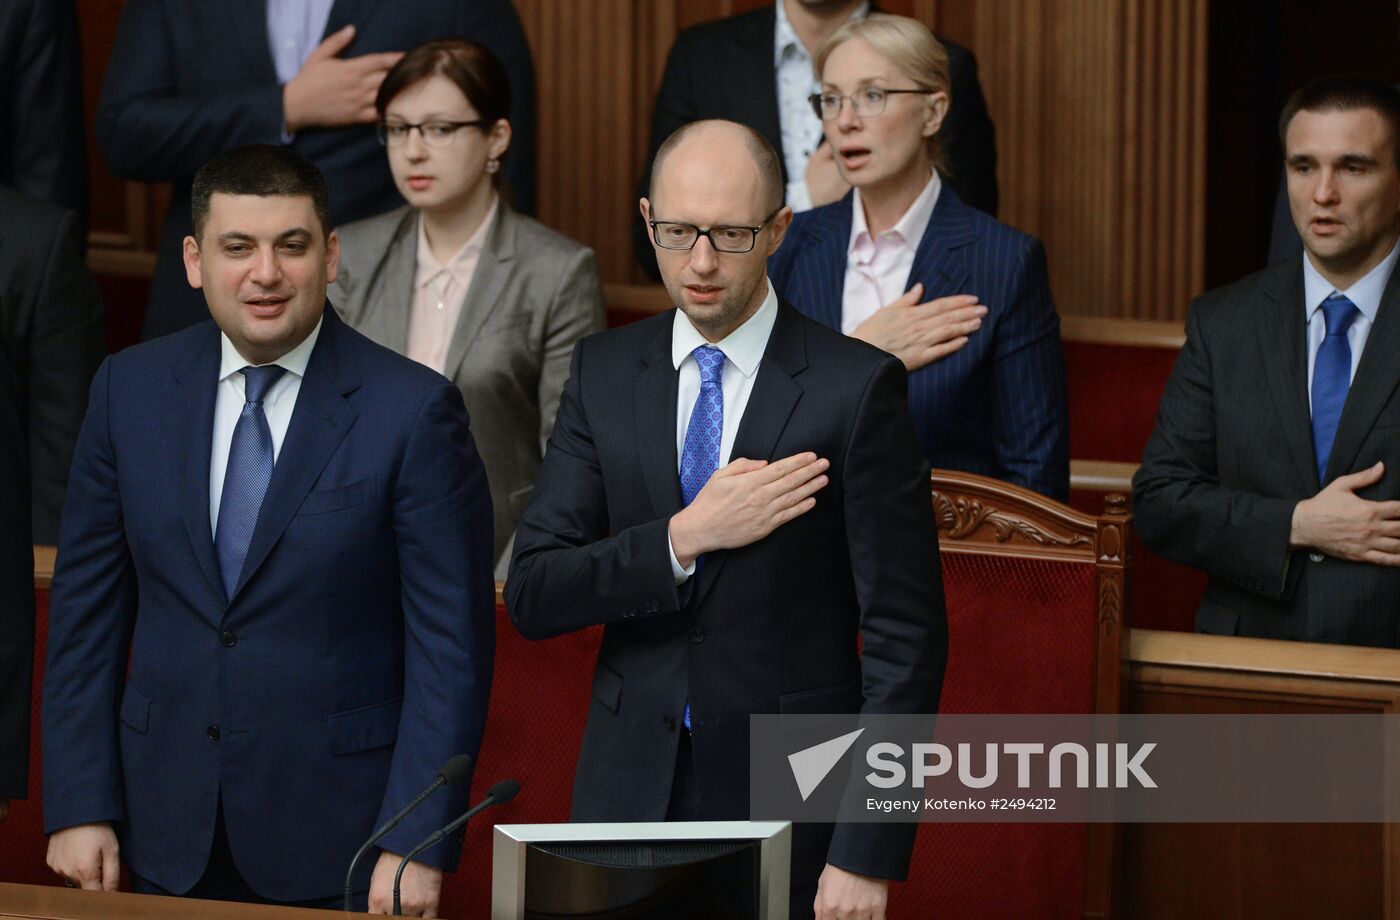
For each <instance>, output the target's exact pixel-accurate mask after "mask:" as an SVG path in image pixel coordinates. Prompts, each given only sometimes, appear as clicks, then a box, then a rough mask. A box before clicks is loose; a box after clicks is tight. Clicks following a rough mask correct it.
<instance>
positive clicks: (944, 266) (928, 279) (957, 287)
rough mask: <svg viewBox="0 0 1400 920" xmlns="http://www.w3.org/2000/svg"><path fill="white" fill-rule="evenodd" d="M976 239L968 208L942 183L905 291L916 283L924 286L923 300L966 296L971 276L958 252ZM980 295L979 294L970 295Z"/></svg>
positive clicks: (916, 253) (915, 255)
mask: <svg viewBox="0 0 1400 920" xmlns="http://www.w3.org/2000/svg"><path fill="white" fill-rule="evenodd" d="M976 239H977V230H976V228H974V227H973V226H972V218H971V215H969V214H968V209H967V205H965V204H963V203H962V200H961V199H960V198H958V196H957V194H956V193H955V192H954V191H953V190H952V189H951V188H949V187H948V184H947V183H946V182H945V183H944V184H943V187H942V188H941V189H940V190H939V192H938V202H937V203H936V204H935V205H934V206H933V213H932V214H931V215H929V221H928V227H927V229H925V230H924V235H923V238H922V239H921V240H919V248H918V250H917V251H916V252H915V253H914V264H913V265H912V266H911V267H910V269H909V279H908V281H906V282H905V288H906V290H907V289H908V287H909V286H910V285H912V284H913V283H914V282H915V281H922V282H923V283H924V294H923V298H924V300H926V301H927V300H930V299H932V298H934V297H947V296H949V295H952V294H966V293H969V292H968V291H967V290H966V287H967V279H968V276H969V274H970V269H969V268H968V264H967V260H966V259H965V258H964V257H963V254H962V252H961V251H960V250H961V249H962V247H963V246H966V245H967V244H968V243H972V242H974V241H976ZM972 293H979V292H976V291H974V292H972Z"/></svg>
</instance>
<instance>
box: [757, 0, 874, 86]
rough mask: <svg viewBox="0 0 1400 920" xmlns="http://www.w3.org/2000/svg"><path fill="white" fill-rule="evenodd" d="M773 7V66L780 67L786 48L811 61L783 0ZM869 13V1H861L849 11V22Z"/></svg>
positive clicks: (778, 0)
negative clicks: (852, 10)
mask: <svg viewBox="0 0 1400 920" xmlns="http://www.w3.org/2000/svg"><path fill="white" fill-rule="evenodd" d="M773 8H774V10H775V11H776V16H777V21H776V22H775V28H774V29H773V66H774V67H775V68H777V67H781V66H782V64H783V58H784V57H785V56H786V55H787V54H788V49H789V48H790V49H792V53H793V54H796V55H797V56H798V60H801V61H807V62H809V63H810V62H811V60H812V56H811V55H810V54H808V53H807V46H806V45H804V44H802V40H801V39H799V38H798V37H797V30H796V29H794V28H793V27H792V20H791V19H788V15H787V9H786V8H785V5H784V2H783V0H775V2H774V4H773ZM869 15H870V3H869V0H867V2H865V3H862V4H861V5H860V6H858V7H856V8H855V11H854V12H852V13H851V18H850V20H849V21H850V22H855V21H856V20H859V19H864V18H865V17H866V16H869ZM814 79H815V78H814Z"/></svg>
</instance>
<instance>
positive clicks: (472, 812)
mask: <svg viewBox="0 0 1400 920" xmlns="http://www.w3.org/2000/svg"><path fill="white" fill-rule="evenodd" d="M519 792H520V783H519V782H518V781H516V780H513V779H503V780H501V781H500V782H499V783H497V784H496V785H494V786H492V787H491V788H490V789H488V790H487V792H486V798H484V799H482V800H481V801H480V802H477V803H476V804H475V805H473V806H472V807H471V808H469V809H467V810H466V811H465V812H463V813H462V814H461V815H460V816H459V817H458V818H457V819H456V820H455V821H453V822H452V823H451V824H448V825H446V826H444V827H440V828H438V829H437V830H435V831H433V832H432V833H431V834H429V835H428V836H427V837H425V838H423V841H422V842H421V843H419V844H418V846H416V847H414V848H413V849H411V850H409V851H408V853H407V855H405V856H404V858H403V862H401V863H399V871H398V872H395V873H394V916H396V917H397V916H398V915H399V914H400V913H401V912H402V905H401V904H400V902H399V882H400V881H402V879H403V870H404V867H405V866H407V865H408V861H409V860H410V859H412V858H413V857H415V856H417V855H418V854H419V853H421V852H423V851H424V850H426V849H428V847H431V846H433V845H434V844H436V843H438V842H440V841H441V840H442V838H444V837H446V836H447V835H448V834H451V833H453V832H454V831H457V830H460V829H461V828H462V827H463V826H464V825H465V824H466V823H467V822H468V821H470V820H471V819H472V818H474V817H476V816H477V815H478V814H480V813H481V812H483V811H485V810H486V809H488V808H490V807H491V806H492V805H504V804H505V803H507V802H509V801H510V800H511V799H513V798H515V796H516V794H517V793H519Z"/></svg>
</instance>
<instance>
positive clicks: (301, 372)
mask: <svg viewBox="0 0 1400 920" xmlns="http://www.w3.org/2000/svg"><path fill="white" fill-rule="evenodd" d="M322 322H324V319H320V320H317V321H316V328H315V329H312V330H311V334H310V335H308V336H307V337H306V338H304V339H302V340H301V344H300V345H298V346H297V347H296V348H293V349H292V350H291V351H289V352H287V353H286V354H285V355H283V356H282V357H280V358H278V359H277V360H276V361H271V362H269V363H270V364H275V365H277V366H278V367H281V368H284V369H285V370H286V371H287V373H289V374H296V375H297V376H298V377H305V376H306V365H307V364H308V363H310V361H311V350H312V349H313V348H315V347H316V339H317V338H318V337H320V335H321V323H322ZM252 363H253V362H251V361H249V360H248V359H247V358H245V357H243V356H242V355H240V354H239V353H238V349H237V348H235V347H234V345H233V342H232V341H230V339H229V337H228V334H227V333H224V332H220V333H219V382H220V383H223V382H224V381H225V380H227V379H228V378H229V377H232V376H233V375H234V374H236V373H238V372H239V371H241V370H243V368H245V367H247V366H248V365H250V364H252Z"/></svg>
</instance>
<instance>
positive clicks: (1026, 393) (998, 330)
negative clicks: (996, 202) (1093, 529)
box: [768, 184, 1069, 501]
mask: <svg viewBox="0 0 1400 920" xmlns="http://www.w3.org/2000/svg"><path fill="white" fill-rule="evenodd" d="M853 201H854V197H853V196H852V195H847V196H846V197H845V198H843V199H842V200H840V201H838V202H836V203H834V204H829V205H826V206H825V207H821V208H815V209H813V210H811V211H807V212H806V213H803V214H798V215H797V216H796V217H794V218H793V222H792V226H791V228H789V230H788V234H787V239H786V240H785V241H784V242H783V245H782V248H780V249H779V250H778V251H777V253H775V254H774V255H773V257H772V258H771V259H769V260H768V274H769V277H770V278H771V279H772V282H773V286H774V287H775V288H776V289H777V292H778V296H779V297H781V298H782V299H784V300H786V301H787V302H788V303H790V304H792V305H793V306H794V307H796V308H797V309H798V310H800V311H801V312H803V313H805V314H806V315H808V316H810V317H812V318H813V319H815V320H817V321H819V322H821V323H824V324H825V325H827V326H830V327H831V328H833V329H840V328H841V299H842V296H843V291H844V289H845V278H846V252H847V249H848V246H849V243H850V238H851V220H852V217H851V208H852V204H853ZM918 281H921V282H923V285H924V298H925V300H932V299H934V298H936V297H947V296H949V295H952V294H976V295H977V296H978V297H979V298H980V299H981V301H982V303H983V304H985V305H986V307H987V315H986V316H985V317H984V318H983V320H982V328H981V329H978V330H977V331H976V332H974V333H973V334H972V336H971V337H970V339H969V341H968V343H967V344H966V345H965V346H963V347H962V348H961V349H960V350H958V351H956V352H954V353H953V354H951V355H948V356H947V357H945V358H943V359H942V360H939V361H935V362H934V363H933V364H930V365H928V366H926V367H922V368H920V369H919V370H917V371H914V372H913V373H912V374H910V375H909V411H910V412H911V413H912V414H913V416H914V427H915V428H916V429H917V430H918V434H919V444H920V446H921V447H922V448H923V451H924V456H926V457H927V458H928V461H929V463H930V464H932V465H933V466H935V467H939V468H942V469H952V470H963V471H965V472H969V473H981V474H983V475H986V476H994V477H996V478H997V479H1002V480H1005V481H1007V482H1013V483H1016V484H1018V485H1023V486H1027V487H1029V488H1031V489H1034V490H1035V491H1037V492H1040V493H1042V494H1044V495H1049V496H1051V497H1053V498H1056V499H1059V500H1061V501H1063V500H1064V499H1065V498H1066V497H1067V496H1068V494H1069V408H1068V400H1067V397H1066V392H1065V365H1064V354H1063V352H1062V351H1061V349H1060V319H1059V317H1058V316H1057V315H1056V314H1055V304H1054V301H1053V300H1051V297H1050V286H1049V282H1048V279H1047V275H1046V270H1045V249H1044V247H1042V246H1041V244H1040V241H1039V240H1037V239H1035V238H1033V237H1030V236H1027V235H1026V234H1024V233H1021V232H1020V231H1018V230H1013V229H1012V228H1011V227H1008V226H1006V225H1005V224H1002V223H998V222H997V220H996V219H995V218H993V217H991V216H989V215H987V214H984V213H982V212H981V211H977V210H974V209H973V208H970V207H968V206H967V205H965V204H963V202H962V200H961V199H959V198H958V196H957V194H956V193H955V192H954V191H953V190H952V189H951V188H949V187H948V186H947V185H946V184H945V185H944V186H943V188H942V190H941V191H940V192H939V194H938V203H937V204H936V205H935V206H934V209H933V215H932V217H930V219H929V225H928V229H927V231H925V233H924V237H923V240H922V242H920V244H919V249H918V252H917V253H915V256H914V266H913V268H912V269H911V270H910V272H909V280H908V282H906V284H905V290H908V289H909V288H910V287H912V286H913V284H914V283H915V282H918Z"/></svg>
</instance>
